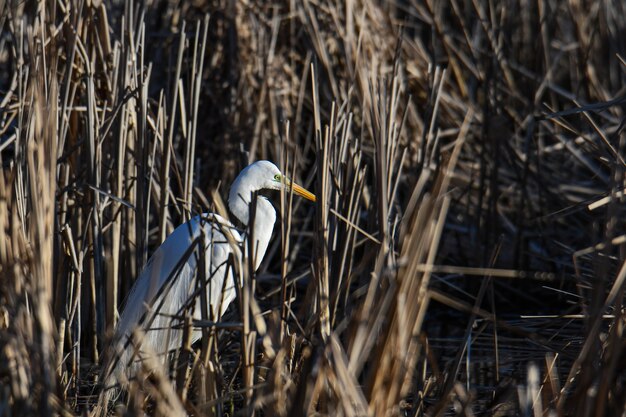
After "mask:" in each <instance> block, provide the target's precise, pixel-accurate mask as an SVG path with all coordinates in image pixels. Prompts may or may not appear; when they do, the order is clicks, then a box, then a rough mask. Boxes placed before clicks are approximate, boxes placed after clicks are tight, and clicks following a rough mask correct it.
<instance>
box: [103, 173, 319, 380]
mask: <svg viewBox="0 0 626 417" xmlns="http://www.w3.org/2000/svg"><path fill="white" fill-rule="evenodd" d="M282 187H285V188H286V189H289V188H290V187H291V188H293V191H294V193H295V194H298V195H300V196H302V197H305V198H307V199H309V200H311V201H315V196H314V195H313V194H311V193H310V192H309V191H307V190H305V189H304V188H302V187H300V186H299V185H297V184H294V183H292V182H291V181H289V180H288V179H286V178H283V176H282V174H281V172H280V170H279V169H278V168H277V167H276V165H274V164H273V163H271V162H269V161H258V162H255V163H253V164H251V165H249V166H248V167H246V168H244V169H243V170H242V171H241V173H240V174H239V176H238V177H237V178H236V179H235V181H234V182H233V184H232V186H231V189H230V194H229V197H228V206H229V208H230V211H231V213H232V214H233V215H234V217H235V218H237V220H239V221H240V222H241V223H242V224H243V225H244V226H245V231H244V232H243V233H239V232H238V231H237V230H236V229H235V227H234V226H233V225H232V224H231V223H230V222H229V221H227V220H226V219H224V218H223V217H221V216H219V215H217V214H214V213H205V214H201V215H199V216H196V217H194V218H193V219H191V220H190V221H188V222H187V223H185V224H183V225H181V226H179V227H178V228H176V230H174V232H172V234H171V235H169V236H168V237H167V239H166V240H165V241H164V242H163V244H162V245H161V246H160V247H159V248H158V249H157V250H156V251H155V252H154V254H153V255H152V257H151V258H150V260H148V262H147V263H146V265H145V267H144V269H143V271H142V272H141V274H140V275H139V277H138V278H137V280H136V281H135V283H134V285H133V288H132V289H131V291H130V293H129V294H128V297H127V300H126V303H125V307H124V309H123V311H122V314H121V315H120V319H119V322H118V324H117V328H116V331H115V337H114V348H115V350H116V352H115V354H114V355H109V359H108V361H107V362H106V363H105V366H104V367H103V371H104V373H105V374H104V378H105V379H104V380H105V381H106V384H105V385H107V386H108V387H110V386H111V385H114V384H115V381H117V380H119V376H121V375H122V374H124V375H125V376H126V377H127V378H129V377H131V376H133V375H134V374H135V373H136V370H137V368H138V366H140V361H141V360H142V357H144V356H145V355H156V357H157V358H158V359H159V360H161V361H162V360H164V359H165V358H166V357H167V354H168V352H170V351H171V350H173V349H177V348H180V346H181V342H182V336H183V330H182V329H180V328H179V329H176V328H173V325H175V324H180V320H179V319H178V318H179V317H181V316H182V315H183V313H184V312H185V310H186V309H190V310H192V311H193V318H194V319H201V318H202V303H201V297H200V296H199V295H198V294H197V292H198V290H201V289H202V288H206V292H207V294H206V295H207V297H206V300H207V304H208V307H209V308H208V312H207V313H208V315H209V318H210V319H212V320H215V321H217V320H219V319H220V318H221V316H222V314H223V313H224V312H225V311H226V309H227V308H228V305H229V304H230V303H231V302H232V301H233V300H234V298H235V293H236V292H235V280H234V279H233V277H234V276H235V275H236V274H237V271H241V268H243V267H244V265H243V263H242V260H243V256H242V253H243V254H247V251H248V246H249V244H248V243H249V242H248V237H249V236H251V237H252V238H253V239H254V242H253V248H254V250H253V252H254V259H253V261H254V262H253V265H254V269H255V270H256V269H257V268H258V267H259V265H260V264H261V261H262V260H263V257H264V255H265V252H266V250H267V247H268V245H269V242H270V239H271V237H272V231H273V229H274V223H275V221H276V211H275V210H274V207H273V206H272V204H271V203H270V201H269V200H268V199H267V198H266V197H264V196H263V195H262V194H259V195H258V197H257V198H256V211H255V214H254V224H253V225H250V224H249V220H250V214H251V205H252V198H253V197H252V195H253V193H254V192H256V191H260V192H261V193H262V190H266V189H269V190H280V189H281V188H282ZM201 256H202V257H204V258H203V259H202V260H201V259H200V257H201ZM201 261H202V262H201ZM202 263H204V266H205V268H204V269H205V271H204V274H200V273H198V266H199V265H200V264H202ZM233 263H237V264H238V265H233ZM202 275H203V278H204V279H205V280H206V281H205V287H203V286H202V285H200V284H199V283H198V278H200V277H201V276H202ZM137 327H140V328H141V329H142V330H143V332H144V337H143V338H142V340H141V341H140V345H139V346H135V345H134V344H133V343H132V342H131V335H132V332H133V330H134V329H135V328H137ZM179 327H180V326H179ZM200 337H201V332H200V331H198V330H196V331H194V332H193V337H192V339H193V340H192V342H193V341H196V340H198V339H199V338H200Z"/></svg>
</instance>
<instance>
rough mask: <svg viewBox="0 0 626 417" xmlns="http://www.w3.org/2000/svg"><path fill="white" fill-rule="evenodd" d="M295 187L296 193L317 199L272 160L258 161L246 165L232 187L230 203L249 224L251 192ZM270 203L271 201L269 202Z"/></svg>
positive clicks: (312, 199) (231, 207)
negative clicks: (283, 172) (288, 176)
mask: <svg viewBox="0 0 626 417" xmlns="http://www.w3.org/2000/svg"><path fill="white" fill-rule="evenodd" d="M281 188H284V189H285V191H289V190H290V189H293V192H294V193H295V194H296V195H299V196H301V197H304V198H306V199H307V200H310V201H313V202H314V201H315V195H314V194H313V193H311V192H310V191H307V190H306V189H304V188H302V187H301V186H299V185H298V184H296V183H294V182H292V181H291V180H290V179H289V178H287V177H285V176H283V174H282V173H281V172H280V170H279V169H278V167H277V166H276V165H274V164H273V163H271V162H270V161H257V162H255V163H253V164H250V165H248V166H247V167H245V168H244V169H243V170H242V171H241V172H240V173H239V175H238V176H237V178H236V179H235V181H234V182H233V185H232V186H231V187H230V195H229V197H228V204H229V206H230V210H231V211H232V212H233V214H235V216H236V217H237V218H238V219H239V220H240V221H242V222H243V223H244V224H247V220H248V207H249V204H250V202H251V194H252V193H253V192H254V191H260V190H280V189H281ZM268 204H269V203H268Z"/></svg>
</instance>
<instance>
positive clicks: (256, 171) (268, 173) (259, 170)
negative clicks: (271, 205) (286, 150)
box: [250, 161, 315, 202]
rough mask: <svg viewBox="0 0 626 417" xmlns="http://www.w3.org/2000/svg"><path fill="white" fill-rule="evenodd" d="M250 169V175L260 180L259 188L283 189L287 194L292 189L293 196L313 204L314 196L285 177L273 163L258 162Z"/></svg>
mask: <svg viewBox="0 0 626 417" xmlns="http://www.w3.org/2000/svg"><path fill="white" fill-rule="evenodd" d="M250 168H251V170H253V171H252V172H250V174H252V175H254V176H255V178H256V179H257V180H258V179H260V180H261V186H260V187H259V188H265V189H269V190H280V189H282V188H284V189H285V191H287V192H289V191H290V189H293V192H294V193H295V194H297V195H299V196H301V197H304V198H306V199H307V200H310V201H313V202H315V195H314V194H313V193H312V192H310V191H308V190H306V189H305V188H303V187H301V186H299V185H298V184H296V183H295V182H293V181H291V180H290V179H289V178H287V177H285V176H284V175H283V174H282V173H281V172H280V170H279V169H278V167H277V166H276V165H274V164H273V163H271V162H269V161H258V162H255V163H254V164H252V165H250Z"/></svg>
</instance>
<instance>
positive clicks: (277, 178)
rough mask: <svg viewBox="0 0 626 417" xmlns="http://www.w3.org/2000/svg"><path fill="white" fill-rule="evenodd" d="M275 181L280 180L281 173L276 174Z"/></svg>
mask: <svg viewBox="0 0 626 417" xmlns="http://www.w3.org/2000/svg"><path fill="white" fill-rule="evenodd" d="M274 181H278V182H280V174H276V175H274Z"/></svg>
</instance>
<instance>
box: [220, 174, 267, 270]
mask: <svg viewBox="0 0 626 417" xmlns="http://www.w3.org/2000/svg"><path fill="white" fill-rule="evenodd" d="M235 185H238V184H234V185H233V187H232V188H231V190H230V195H229V197H228V206H229V208H230V211H231V212H232V213H233V214H234V215H235V217H237V219H238V220H239V221H240V222H241V223H243V224H244V225H245V226H246V227H247V228H248V231H247V233H246V238H245V242H244V245H245V247H244V251H245V253H246V256H249V251H248V244H249V240H248V239H249V237H250V236H253V238H254V244H253V246H252V247H253V250H252V254H253V256H254V262H253V263H254V269H255V270H257V269H258V268H259V266H260V265H261V261H262V260H263V257H264V256H265V251H267V247H268V246H269V243H270V239H271V238H272V231H273V230H274V223H275V222H276V210H274V207H273V206H272V203H270V202H269V200H268V199H267V198H265V197H263V196H257V199H256V211H255V213H254V225H252V226H250V224H249V223H250V209H251V208H252V206H251V204H250V203H251V198H252V190H250V189H248V187H236V186H235Z"/></svg>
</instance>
